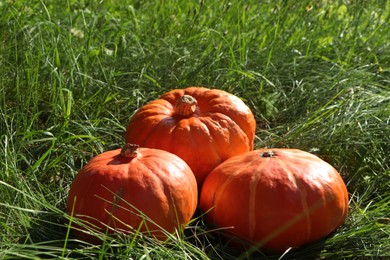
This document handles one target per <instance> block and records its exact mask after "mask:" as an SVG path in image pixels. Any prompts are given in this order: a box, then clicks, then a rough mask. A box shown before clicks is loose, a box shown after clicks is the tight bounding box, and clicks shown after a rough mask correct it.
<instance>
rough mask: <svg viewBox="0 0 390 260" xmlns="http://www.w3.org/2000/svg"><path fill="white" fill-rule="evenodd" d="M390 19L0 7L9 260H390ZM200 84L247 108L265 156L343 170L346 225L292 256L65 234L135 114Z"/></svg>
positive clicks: (244, 8)
mask: <svg viewBox="0 0 390 260" xmlns="http://www.w3.org/2000/svg"><path fill="white" fill-rule="evenodd" d="M389 20H390V2H389V1H370V2H368V1H363V2H359V1H281V0H280V1H225V0H222V1H215V2H212V1H130V0H124V1H117V0H112V1H71V0H68V1H59V2H58V1H37V0H22V1H6V0H3V1H0V53H1V56H0V103H1V106H0V140H1V142H0V147H1V149H0V152H1V157H0V158H1V159H0V226H1V227H0V258H4V259H11V258H27V259H38V258H41V257H48V258H90V259H96V258H100V259H103V258H114V257H117V258H126V257H127V258H129V257H132V258H137V259H138V258H149V259H154V258H164V259H165V258H168V259H179V258H183V259H202V258H204V259H236V258H241V259H247V258H260V259H267V258H278V257H281V258H288V257H298V258H313V257H316V258H346V257H352V258H359V257H362V256H365V257H372V258H376V257H379V256H389V255H390V243H389V241H390V222H389V214H388V206H389V203H390V170H389V164H390V162H389V151H390V147H389V144H390V127H389V122H390V29H389V26H388V24H389ZM190 85H202V86H207V87H210V88H219V89H223V90H226V91H229V92H231V93H233V94H236V95H238V96H240V97H241V98H242V99H243V100H244V101H245V102H246V103H247V104H248V106H250V107H251V109H252V110H253V113H254V114H255V117H256V120H257V126H258V128H257V129H258V130H257V134H256V143H255V145H256V147H257V148H260V147H294V148H299V149H303V150H306V151H311V152H313V153H316V154H317V155H319V156H320V157H321V158H323V159H325V160H327V161H328V162H330V163H331V164H332V165H334V166H335V167H336V168H337V169H338V170H340V172H341V174H342V176H343V178H344V180H345V182H346V183H347V186H348V190H349V192H350V214H349V216H348V218H347V221H346V223H345V224H344V225H343V226H342V227H341V228H340V229H339V230H337V231H336V232H335V233H334V234H332V235H331V236H330V237H328V238H326V239H324V240H322V241H319V242H317V243H314V244H312V245H308V246H307V247H304V248H302V249H301V250H297V251H291V252H286V253H285V254H284V255H282V256H273V255H268V254H266V253H265V252H262V251H259V250H258V251H255V252H251V253H250V252H246V253H243V252H239V251H237V250H235V249H232V248H229V247H227V246H225V244H224V243H223V242H221V241H220V239H219V235H218V232H217V231H213V230H209V229H207V228H206V226H205V225H204V223H203V220H202V218H201V216H199V217H198V218H197V219H195V220H194V222H193V223H192V224H191V226H190V228H188V230H186V231H185V232H184V235H179V236H178V237H173V238H172V239H171V240H170V241H169V242H168V243H167V244H158V243H156V241H153V240H150V239H148V238H144V237H142V238H140V239H136V240H131V238H128V237H123V238H121V239H119V240H118V239H117V240H115V239H114V240H108V241H107V243H106V244H104V245H103V246H93V245H90V244H86V243H83V242H81V241H78V240H76V239H75V238H74V237H73V236H72V234H69V233H68V223H69V221H70V220H69V216H67V215H66V214H65V213H64V209H65V204H66V198H67V191H68V189H69V186H70V183H71V181H72V179H73V178H74V176H75V174H76V173H77V171H78V170H79V169H80V168H81V167H82V166H83V165H84V164H85V163H86V162H87V161H88V160H89V159H90V158H92V157H93V156H94V155H96V154H98V153H100V152H103V151H105V150H108V149H113V148H117V147H120V146H121V145H122V143H123V142H124V141H123V136H124V131H125V127H126V125H127V123H128V120H129V118H130V117H131V115H132V114H133V113H134V112H135V111H136V109H137V108H139V107H140V106H142V105H143V104H145V103H147V102H148V101H150V100H152V99H154V98H157V97H158V96H159V95H160V94H162V93H164V92H166V91H168V90H170V89H172V88H181V87H186V86H190Z"/></svg>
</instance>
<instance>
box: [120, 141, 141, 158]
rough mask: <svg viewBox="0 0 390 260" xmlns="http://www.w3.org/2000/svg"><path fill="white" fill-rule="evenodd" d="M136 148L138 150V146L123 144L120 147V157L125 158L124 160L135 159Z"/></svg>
mask: <svg viewBox="0 0 390 260" xmlns="http://www.w3.org/2000/svg"><path fill="white" fill-rule="evenodd" d="M138 148H139V145H138V144H125V145H124V146H123V147H122V150H121V155H122V156H124V157H126V158H135V157H137V154H138V151H137V149H138Z"/></svg>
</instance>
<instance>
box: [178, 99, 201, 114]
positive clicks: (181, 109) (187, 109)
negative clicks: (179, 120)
mask: <svg viewBox="0 0 390 260" xmlns="http://www.w3.org/2000/svg"><path fill="white" fill-rule="evenodd" d="M197 104H198V101H197V100H196V99H195V98H194V97H192V96H190V95H183V96H181V97H180V98H179V99H178V100H177V101H176V104H175V112H176V113H177V114H178V115H180V116H184V117H187V116H190V115H191V114H192V113H194V112H195V110H196V105H197Z"/></svg>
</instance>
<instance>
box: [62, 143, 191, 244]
mask: <svg viewBox="0 0 390 260" xmlns="http://www.w3.org/2000/svg"><path fill="white" fill-rule="evenodd" d="M197 200H198V190H197V184H196V179H195V176H194V174H193V173H192V171H191V169H190V168H189V166H188V165H187V164H186V163H185V162H184V161H183V160H182V159H180V158H179V157H178V156H176V155H174V154H171V153H169V152H166V151H163V150H157V149H149V148H139V147H138V146H137V145H130V144H127V145H125V146H124V147H123V148H122V149H116V150H112V151H107V152H104V153H102V154H100V155H97V156H96V157H94V158H92V159H91V160H90V161H89V162H88V163H87V164H86V165H85V166H84V167H83V168H82V169H81V170H80V171H79V172H78V174H77V175H76V177H75V179H74V180H73V182H72V185H71V187H70V190H69V194H68V201H67V212H68V213H69V214H73V215H74V216H76V217H78V218H80V219H81V220H85V221H87V222H89V224H88V226H89V227H93V226H94V227H95V228H97V229H98V230H100V231H101V232H103V233H105V232H108V233H115V231H117V230H122V231H124V232H128V231H131V230H137V229H138V228H139V226H140V225H141V223H143V225H142V227H141V228H140V231H141V232H150V233H149V234H150V235H152V236H154V237H156V238H158V239H161V240H163V239H165V238H166V235H165V234H166V233H164V232H163V231H162V229H164V230H165V231H168V232H173V231H174V230H175V229H176V228H179V227H181V226H184V225H185V224H186V223H187V222H189V221H190V219H191V218H192V216H193V214H194V212H195V210H196V207H197ZM141 212H142V214H144V215H142V214H141ZM143 216H146V218H144V217H143ZM145 219H146V222H144V220H145ZM149 220H150V221H149ZM145 223H146V225H145ZM107 227H109V228H108V229H107ZM78 228H80V227H79V226H78ZM133 228H134V229H133ZM74 231H75V235H76V236H77V237H79V238H81V239H84V240H86V241H90V242H92V243H99V242H101V241H99V240H98V239H96V238H95V237H92V236H90V235H88V234H87V233H86V232H83V231H81V230H77V229H75V230H74Z"/></svg>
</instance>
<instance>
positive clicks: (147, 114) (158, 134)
mask: <svg viewBox="0 0 390 260" xmlns="http://www.w3.org/2000/svg"><path fill="white" fill-rule="evenodd" d="M255 128H256V122H255V119H254V116H253V114H252V112H251V110H250V109H249V108H248V107H247V106H246V105H245V103H244V102H243V101H242V100H241V99H239V98H238V97H237V96H234V95H233V94H230V93H228V92H225V91H222V90H217V89H208V88H203V87H188V88H185V89H175V90H171V91H169V92H167V93H165V94H164V95H162V96H161V97H160V98H159V99H156V100H154V101H151V102H150V103H148V104H146V105H145V106H143V107H141V108H140V109H139V110H138V111H137V112H136V113H135V114H134V115H133V117H132V118H131V120H130V122H129V124H128V126H127V129H126V142H128V143H135V144H138V145H140V146H142V147H150V148H157V149H163V150H166V151H169V152H171V153H174V154H176V155H178V156H179V157H180V158H182V159H183V160H184V161H185V162H187V164H188V165H189V166H190V168H191V169H192V171H193V172H194V174H195V177H196V180H197V182H198V185H199V186H200V185H201V184H202V182H203V181H204V179H205V178H206V176H207V175H208V174H209V173H210V172H211V170H212V169H214V168H215V167H216V166H217V165H218V164H220V163H221V162H223V161H225V160H226V159H228V158H230V157H232V156H235V155H238V154H241V153H244V152H248V151H250V150H253V142H254V136H255Z"/></svg>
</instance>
